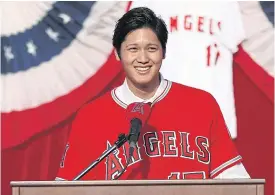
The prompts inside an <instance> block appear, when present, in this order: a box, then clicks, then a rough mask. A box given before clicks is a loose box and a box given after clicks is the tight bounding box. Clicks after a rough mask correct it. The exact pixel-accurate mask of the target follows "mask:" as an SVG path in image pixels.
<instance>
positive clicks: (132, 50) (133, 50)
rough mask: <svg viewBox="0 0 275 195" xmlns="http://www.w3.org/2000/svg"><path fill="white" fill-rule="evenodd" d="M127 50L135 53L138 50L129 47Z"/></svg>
mask: <svg viewBox="0 0 275 195" xmlns="http://www.w3.org/2000/svg"><path fill="white" fill-rule="evenodd" d="M128 50H129V51H130V52H136V51H137V50H138V48H137V47H130V48H129V49H128Z"/></svg>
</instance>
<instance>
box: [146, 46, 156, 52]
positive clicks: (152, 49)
mask: <svg viewBox="0 0 275 195" xmlns="http://www.w3.org/2000/svg"><path fill="white" fill-rule="evenodd" d="M157 49H158V48H157V47H149V48H148V51H149V52H154V51H157Z"/></svg>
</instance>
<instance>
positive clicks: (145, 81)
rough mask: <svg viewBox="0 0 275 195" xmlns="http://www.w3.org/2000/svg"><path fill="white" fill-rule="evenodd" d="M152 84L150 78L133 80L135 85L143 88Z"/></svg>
mask: <svg viewBox="0 0 275 195" xmlns="http://www.w3.org/2000/svg"><path fill="white" fill-rule="evenodd" d="M152 82H153V79H152V78H137V79H135V83H136V84H137V85H140V86H144V87H146V86H148V85H150V83H152Z"/></svg>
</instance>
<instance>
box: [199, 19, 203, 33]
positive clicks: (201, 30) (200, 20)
mask: <svg viewBox="0 0 275 195" xmlns="http://www.w3.org/2000/svg"><path fill="white" fill-rule="evenodd" d="M203 23H204V17H202V16H199V19H198V31H199V32H203V29H202V25H203Z"/></svg>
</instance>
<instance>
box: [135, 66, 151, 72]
mask: <svg viewBox="0 0 275 195" xmlns="http://www.w3.org/2000/svg"><path fill="white" fill-rule="evenodd" d="M151 67H152V66H144V67H143V66H135V67H134V68H135V69H136V71H137V72H138V73H139V74H146V73H148V72H149V71H150V69H151Z"/></svg>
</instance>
